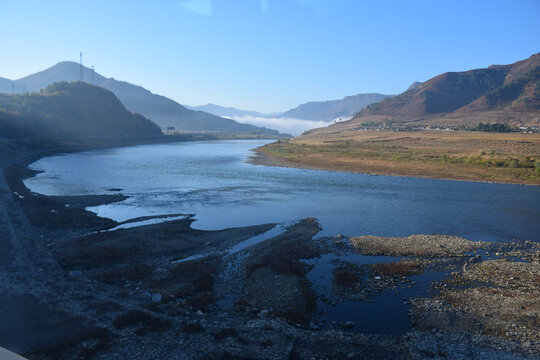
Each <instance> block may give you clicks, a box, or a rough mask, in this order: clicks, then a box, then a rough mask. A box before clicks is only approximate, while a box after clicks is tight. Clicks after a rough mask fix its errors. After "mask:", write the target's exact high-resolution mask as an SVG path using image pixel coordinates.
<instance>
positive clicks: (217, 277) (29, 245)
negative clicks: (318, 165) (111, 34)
mask: <svg viewBox="0 0 540 360" xmlns="http://www.w3.org/2000/svg"><path fill="white" fill-rule="evenodd" d="M76 150H77V149H73V151H76ZM85 150H89V149H85ZM51 151H52V150H51ZM61 152H65V151H61ZM51 154H52V153H47V154H46V155H51ZM39 156H44V155H43V154H31V155H28V156H27V157H25V158H23V159H21V160H20V162H18V163H17V162H13V163H11V164H10V166H6V167H5V168H4V172H3V175H4V176H3V177H2V179H1V181H0V196H1V197H2V207H0V228H1V229H2V230H3V228H4V227H5V228H6V230H7V233H9V236H8V238H6V239H4V240H3V241H4V244H3V245H4V249H5V250H6V252H5V256H4V257H1V256H0V269H1V272H0V280H2V281H1V282H0V284H1V285H0V286H1V287H0V290H1V291H0V293H1V294H2V295H1V296H0V305H2V308H4V309H9V312H10V314H11V315H10V318H7V319H6V318H3V319H0V320H1V321H0V324H4V325H3V326H2V325H0V339H2V340H3V342H4V344H3V343H0V345H2V346H5V347H6V348H8V349H10V350H14V351H16V352H18V353H22V354H24V355H25V356H27V357H28V358H30V359H56V358H61V357H64V358H86V359H101V358H103V359H104V358H107V359H123V358H129V357H132V356H133V354H138V355H137V356H139V357H141V358H182V359H284V358H285V359H286V358H289V359H308V358H313V357H318V358H351V359H355V358H373V359H378V358H388V359H395V358H411V359H422V358H425V357H426V356H433V357H440V358H460V357H486V356H487V357H490V358H510V357H511V358H523V359H527V358H531V359H532V358H535V357H536V356H537V355H538V354H540V342H539V341H538V339H536V338H530V339H528V340H527V339H525V340H523V337H524V336H525V337H526V336H528V335H527V334H529V331H530V329H531V326H532V327H533V328H534V326H535V323H534V321H533V322H532V323H528V322H523V325H524V326H526V328H525V329H524V330H523V331H520V330H519V329H517V330H512V331H507V332H508V333H509V334H506V333H502V334H499V333H498V332H497V331H498V329H499V328H494V330H493V331H491V332H490V331H488V332H486V329H485V327H470V326H469V327H463V326H461V327H460V326H457V327H456V326H455V325H456V322H455V319H461V318H462V317H460V316H461V315H460V314H461V312H460V311H461V310H459V309H460V306H463V307H467V308H470V309H475V304H471V303H467V301H466V300H467V297H466V296H465V297H464V296H462V295H461V291H463V290H462V289H461V288H460V287H459V286H458V287H451V288H449V287H445V289H447V290H446V292H441V295H440V298H431V297H421V298H418V299H417V300H415V299H407V300H406V301H407V302H410V303H411V304H412V305H411V317H412V319H413V320H414V323H413V325H412V327H411V329H410V330H409V331H408V332H407V333H406V334H403V335H399V336H388V335H376V334H363V333H359V332H355V331H354V329H355V328H356V329H357V328H359V327H361V324H360V323H357V324H354V323H352V324H349V323H345V322H343V323H340V322H336V323H335V324H331V323H330V324H329V323H325V322H323V321H322V320H323V318H322V317H321V315H320V314H319V313H318V312H319V311H320V310H321V309H318V305H316V304H317V303H318V301H323V303H324V301H329V303H328V305H327V306H328V307H329V308H332V307H333V306H335V305H332V301H334V300H329V299H326V298H325V297H321V295H320V294H319V293H318V290H317V288H316V286H315V285H314V284H310V282H309V281H308V280H307V279H308V276H307V275H308V273H309V272H310V271H311V270H312V269H313V266H314V265H309V264H307V263H306V262H305V261H304V260H305V259H312V260H316V259H319V258H322V256H323V255H324V256H335V255H339V254H355V253H364V252H365V253H369V252H376V253H381V254H382V255H383V256H386V255H396V253H388V254H387V250H386V249H396V247H395V246H394V245H392V242H393V241H401V240H399V239H397V238H377V244H380V247H378V248H377V249H375V250H374V249H373V248H371V247H369V248H366V247H365V241H364V242H359V241H355V240H354V239H353V238H351V239H349V238H348V237H343V236H337V237H335V238H315V235H316V234H317V232H318V231H319V226H318V223H317V221H316V219H304V220H302V221H300V222H298V223H296V224H292V225H290V226H288V227H287V228H286V229H283V231H279V232H277V235H273V236H271V237H270V238H268V239H266V240H265V241H263V242H261V243H258V244H254V245H253V246H251V247H249V248H247V249H245V250H243V251H240V252H238V253H235V254H231V255H227V250H228V249H230V248H232V247H234V246H235V245H236V244H239V243H241V242H242V241H245V240H249V239H251V238H252V237H256V236H260V235H262V234H264V233H266V232H268V231H270V230H271V229H274V228H275V224H261V225H257V226H250V227H243V228H231V229H224V230H220V231H200V230H194V229H192V228H191V226H190V225H191V222H192V221H193V220H192V219H191V218H190V217H189V216H187V217H186V218H183V219H179V220H174V221H169V222H164V223H159V224H151V225H146V226H140V227H135V228H130V229H120V230H115V231H109V232H102V233H98V232H96V231H99V230H103V229H107V228H112V227H114V226H116V225H117V223H115V222H114V221H112V220H109V219H103V218H98V217H97V216H95V214H93V213H89V212H87V211H85V210H84V208H85V207H86V206H88V204H96V203H107V202H114V201H121V200H123V199H125V197H123V195H121V194H118V195H105V196H97V197H96V196H87V197H46V196H42V195H38V194H33V193H31V192H30V191H28V189H26V187H24V184H23V182H22V179H23V178H24V177H26V176H29V175H31V174H32V172H31V171H30V170H29V169H28V168H27V165H28V164H30V163H31V162H33V161H35V160H36V159H37V157H39ZM14 192H17V194H18V195H15V194H14ZM67 203H69V204H70V207H66V206H65V205H66V204H67ZM6 241H7V242H6ZM403 241H405V240H403ZM430 241H432V242H433V243H432V245H430V246H432V247H433V246H435V245H436V246H439V244H440V245H445V244H446V245H448V244H453V245H452V246H447V247H441V248H438V249H439V250H438V252H437V253H435V254H436V255H437V256H436V257H435V258H433V254H432V253H430V254H431V255H429V254H428V255H429V256H427V257H424V255H422V251H423V252H425V251H426V250H425V249H423V248H419V249H418V251H416V250H414V247H413V248H412V249H410V248H411V246H408V245H406V244H407V243H406V242H405V243H403V244H404V250H403V251H405V250H410V251H412V252H411V253H407V256H406V258H404V259H403V260H402V261H400V262H398V263H390V264H386V265H385V264H375V265H362V264H360V265H358V264H353V263H350V262H343V261H342V262H340V263H339V264H337V265H333V266H335V269H334V272H333V273H331V274H330V276H331V277H333V279H334V280H333V284H334V285H333V289H334V291H335V292H336V294H339V297H338V298H337V305H339V302H340V301H346V299H357V298H365V299H368V300H369V299H373V298H374V296H376V295H377V294H380V293H382V292H387V291H390V292H392V291H395V292H396V294H398V292H397V291H398V289H400V288H402V287H407V286H414V284H411V276H416V275H415V274H421V273H422V272H423V271H428V270H429V271H431V270H433V269H438V270H444V271H449V272H451V271H453V272H456V274H460V273H461V272H462V271H463V270H462V269H465V270H466V269H472V271H476V270H475V268H474V267H475V266H477V265H479V264H483V263H484V262H486V264H492V263H490V261H495V262H496V263H493V264H496V265H497V266H499V267H500V266H504V265H505V263H504V262H501V261H502V260H500V259H504V258H508V259H512V258H516V257H517V258H519V259H522V261H529V262H530V263H531V264H533V265H531V266H536V265H534V264H536V262H537V255H534V254H537V253H535V252H531V251H532V250H531V246H532V245H534V244H532V245H531V244H517V243H516V244H506V245H501V246H500V247H497V249H495V248H493V249H492V248H491V247H490V246H491V245H489V244H483V245H482V246H488V248H489V249H488V251H490V252H491V253H488V254H485V253H482V255H481V256H480V255H479V256H480V257H476V255H474V254H471V253H470V252H471V251H472V249H475V248H476V245H475V243H472V242H468V241H466V240H464V239H455V241H454V240H453V239H451V238H447V237H433V238H430ZM446 245H445V246H446ZM471 246H472V247H471ZM493 246H494V245H493ZM450 250H451V251H450ZM392 251H394V250H392ZM535 251H538V250H535ZM496 252H500V254H499V255H497V256H495V255H494V254H495V253H496ZM197 254H205V255H204V256H202V257H200V258H198V259H197V260H193V261H186V262H181V263H177V262H175V261H176V260H177V259H182V258H187V257H190V256H193V255H197ZM403 254H405V253H402V254H397V255H400V256H401V255H403ZM456 254H458V255H460V256H456ZM505 254H508V256H506V255H505ZM531 254H533V255H531ZM501 264H502V265H501ZM509 271H510V272H509V274H510V275H507V276H515V274H517V273H518V272H520V271H529V272H530V271H533V277H532V278H531V279H532V281H534V279H535V277H534V276H536V275H535V273H534V272H535V271H536V270H534V268H533V269H532V270H531V269H528V268H527V269H525V270H523V269H510V270H509ZM365 276H367V279H368V280H367V282H364V281H363V280H361V279H363V278H364V277H365ZM462 276H464V277H466V278H467V279H473V280H474V279H475V278H474V276H477V272H463V275H462ZM478 276H480V275H478ZM443 284H444V283H443ZM527 284H528V285H527V286H529V288H531V289H532V290H529V291H538V289H537V288H534V286H536V285H534V282H532V283H530V284H529V283H527ZM468 286H470V284H467V287H468ZM531 286H533V287H531ZM489 288H490V289H491V288H493V287H492V286H490V287H489ZM482 289H483V287H481V290H482ZM503 290H504V291H511V290H512V289H510V290H509V289H502V290H501V292H500V294H494V295H493V296H504V293H505V292H504V291H503ZM516 294H517V295H516V296H521V297H526V296H527V295H530V294H532V293H527V292H525V293H516ZM535 294H536V293H535ZM233 295H234V296H233ZM231 296H232V298H231ZM521 297H519V298H521ZM339 298H341V299H342V300H339ZM228 299H232V300H231V301H229V300H228ZM450 299H452V301H453V303H454V305H448V307H446V308H441V307H437V304H440V301H445V300H450ZM404 301H405V300H404ZM220 304H227V305H220ZM520 304H524V305H526V306H532V308H531V309H530V310H529V313H532V314H535V313H534V306H535V304H534V303H532V304H528V303H520ZM479 305H481V304H479ZM479 309H480V308H479ZM488 310H489V309H487V310H486V309H483V310H482V311H484V312H485V311H488ZM530 311H532V312H530ZM424 313H429V314H430V315H429V316H425V315H423V314H424ZM488 313H489V314H493V312H489V311H488ZM482 314H483V313H482ZM3 316H5V315H3ZM468 316H469V317H470V318H474V317H475V316H479V315H478V314H476V313H475V312H471V313H470V315H468ZM505 316H506V315H505ZM31 319H32V320H31ZM527 319H528V318H527ZM31 321H32V322H33V324H35V329H31V328H30V329H29V328H28V327H25V326H22V327H21V326H17V324H25V323H30V322H31ZM501 321H502V323H501V324H502V325H501V326H506V325H505V324H508V319H507V318H504V317H501ZM527 321H528V320H527ZM38 329H39V330H38ZM351 330H353V331H351ZM525 341H529V343H525ZM200 344H207V345H206V346H205V349H201V347H200ZM525 345H526V346H525Z"/></svg>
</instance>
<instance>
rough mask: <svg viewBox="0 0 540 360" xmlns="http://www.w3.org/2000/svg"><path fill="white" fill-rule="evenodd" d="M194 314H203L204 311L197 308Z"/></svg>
mask: <svg viewBox="0 0 540 360" xmlns="http://www.w3.org/2000/svg"><path fill="white" fill-rule="evenodd" d="M195 314H197V315H199V316H203V315H204V313H203V312H202V311H201V310H200V309H199V310H197V311H196V312H195Z"/></svg>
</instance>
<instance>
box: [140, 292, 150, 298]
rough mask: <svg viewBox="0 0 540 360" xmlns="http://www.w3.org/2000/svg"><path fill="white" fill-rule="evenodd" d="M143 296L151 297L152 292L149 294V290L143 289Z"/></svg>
mask: <svg viewBox="0 0 540 360" xmlns="http://www.w3.org/2000/svg"><path fill="white" fill-rule="evenodd" d="M142 294H143V296H144V297H147V298H151V297H152V294H150V291H145V292H143V293H142Z"/></svg>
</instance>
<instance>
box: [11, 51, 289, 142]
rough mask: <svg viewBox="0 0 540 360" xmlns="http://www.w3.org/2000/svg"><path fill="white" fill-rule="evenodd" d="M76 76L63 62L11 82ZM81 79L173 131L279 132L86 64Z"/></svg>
mask: <svg viewBox="0 0 540 360" xmlns="http://www.w3.org/2000/svg"><path fill="white" fill-rule="evenodd" d="M79 79H80V64H77V63H75V62H71V61H64V62H60V63H58V64H56V65H54V66H53V67H51V68H49V69H46V70H43V71H40V72H38V73H35V74H32V75H29V76H26V77H24V78H22V79H18V80H15V84H16V86H17V88H18V89H21V88H25V89H26V90H27V91H39V90H40V89H42V88H44V87H46V86H48V85H50V84H52V83H54V82H59V81H67V82H70V81H76V80H79ZM92 79H93V81H92ZM83 80H84V81H86V82H91V83H93V84H94V85H98V86H102V87H104V88H106V89H108V90H110V91H112V92H113V93H114V94H115V95H116V96H117V97H118V99H119V100H120V101H121V102H122V104H124V106H125V107H126V108H127V109H128V110H130V111H133V112H137V113H140V114H142V115H144V116H145V117H147V118H149V119H150V120H152V121H154V122H155V123H156V124H158V125H159V126H160V127H161V128H162V129H166V128H168V127H174V128H175V130H180V131H205V132H220V133H227V134H232V133H234V134H261V135H268V136H279V135H280V134H279V133H278V132H277V131H275V130H270V129H266V128H262V127H257V126H253V125H249V124H240V123H237V122H236V121H233V120H230V119H224V118H221V117H219V116H215V115H212V114H208V113H205V112H202V111H193V110H190V109H187V108H185V107H184V106H182V105H180V104H179V103H177V102H176V101H174V100H171V99H169V98H166V97H164V96H160V95H157V94H153V93H151V92H150V91H148V90H146V89H145V88H143V87H141V86H137V85H133V84H130V83H128V82H125V81H118V80H115V79H114V78H106V77H104V76H102V75H100V74H98V73H94V72H93V71H92V70H91V69H89V68H87V67H83Z"/></svg>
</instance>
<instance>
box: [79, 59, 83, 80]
mask: <svg viewBox="0 0 540 360" xmlns="http://www.w3.org/2000/svg"><path fill="white" fill-rule="evenodd" d="M80 55H81V79H80V80H81V81H83V75H82V52H81V54H80Z"/></svg>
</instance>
